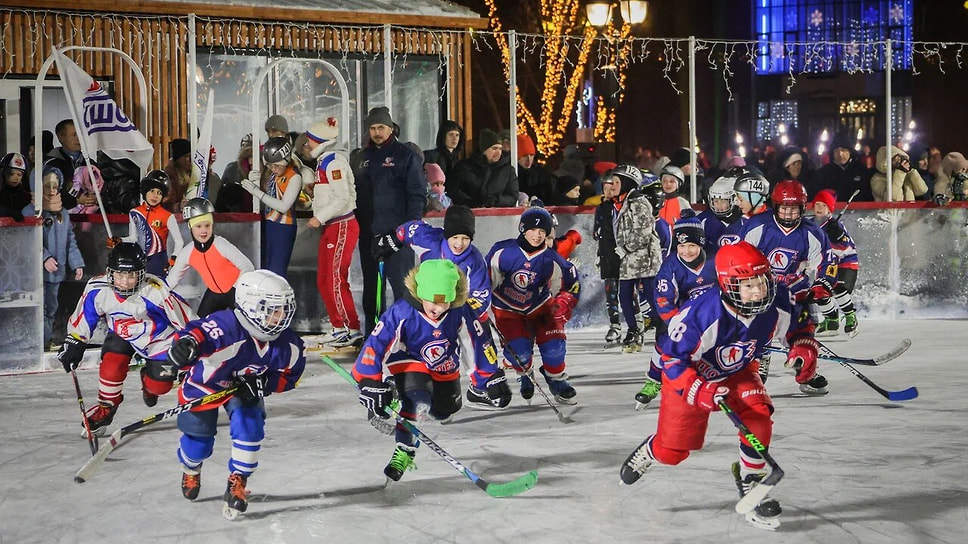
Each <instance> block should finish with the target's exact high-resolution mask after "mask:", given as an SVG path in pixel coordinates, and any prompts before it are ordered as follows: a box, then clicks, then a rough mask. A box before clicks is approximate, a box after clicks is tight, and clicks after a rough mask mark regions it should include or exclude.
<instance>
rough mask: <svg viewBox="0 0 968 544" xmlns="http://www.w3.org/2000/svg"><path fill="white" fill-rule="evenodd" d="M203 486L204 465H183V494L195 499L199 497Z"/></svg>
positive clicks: (187, 497) (191, 499)
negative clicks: (192, 466) (193, 466)
mask: <svg viewBox="0 0 968 544" xmlns="http://www.w3.org/2000/svg"><path fill="white" fill-rule="evenodd" d="M201 488H202V465H198V466H197V467H195V468H188V467H186V466H185V465H182V481H181V489H182V496H183V497H185V498H186V499H188V500H190V501H193V500H195V499H197V498H198V492H199V491H200V490H201Z"/></svg>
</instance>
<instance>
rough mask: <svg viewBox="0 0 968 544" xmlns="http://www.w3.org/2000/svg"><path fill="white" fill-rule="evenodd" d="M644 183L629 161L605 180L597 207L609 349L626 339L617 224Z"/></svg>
mask: <svg viewBox="0 0 968 544" xmlns="http://www.w3.org/2000/svg"><path fill="white" fill-rule="evenodd" d="M640 183H642V171H641V170H639V169H638V168H636V167H635V166H631V165H625V164H623V165H620V166H616V167H615V168H614V169H613V170H612V171H611V172H609V173H608V174H607V175H605V176H604V177H603V179H602V203H601V204H599V205H598V207H597V208H596V209H595V221H594V225H593V227H592V229H593V230H592V237H593V238H594V239H595V240H597V241H598V271H599V273H600V274H601V278H602V282H603V283H604V284H605V311H606V313H607V314H608V322H609V327H608V332H607V333H605V348H609V347H612V346H615V345H618V343H619V341H620V340H621V338H622V325H621V323H620V321H619V319H620V318H621V314H620V313H619V303H618V269H619V257H618V254H617V253H615V225H616V221H617V219H618V214H619V212H620V211H621V210H622V206H623V205H624V204H625V199H626V197H627V196H628V194H629V191H631V190H632V189H635V188H636V187H638V186H639V184H640Z"/></svg>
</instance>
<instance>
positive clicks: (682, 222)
mask: <svg viewBox="0 0 968 544" xmlns="http://www.w3.org/2000/svg"><path fill="white" fill-rule="evenodd" d="M672 238H673V239H674V240H675V242H676V245H678V244H696V245H697V246H700V247H702V246H705V245H706V231H705V230H703V228H702V222H701V221H700V220H699V218H698V217H695V216H692V217H683V218H682V219H679V220H678V221H676V224H675V225H674V226H673V227H672Z"/></svg>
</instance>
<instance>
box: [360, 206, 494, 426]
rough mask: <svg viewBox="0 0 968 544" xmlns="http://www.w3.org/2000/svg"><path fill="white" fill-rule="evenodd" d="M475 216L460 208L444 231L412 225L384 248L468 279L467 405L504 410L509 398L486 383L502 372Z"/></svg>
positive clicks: (447, 220)
mask: <svg viewBox="0 0 968 544" xmlns="http://www.w3.org/2000/svg"><path fill="white" fill-rule="evenodd" d="M474 231H475V219H474V213H473V212H472V211H471V209H470V208H468V207H467V206H461V205H458V204H455V205H453V206H451V207H449V208H447V211H446V212H445V215H444V228H442V229H441V228H437V227H434V226H432V225H430V224H428V223H425V222H423V221H408V222H406V223H404V224H402V225H400V226H399V227H397V230H396V232H394V233H391V234H387V235H385V236H384V238H387V237H391V238H392V239H391V240H385V241H384V242H383V243H381V244H379V245H378V247H380V248H382V249H381V251H382V253H381V254H380V255H379V256H378V258H380V259H385V258H387V257H389V256H390V255H392V254H393V253H395V252H396V248H399V247H400V244H401V242H402V243H404V244H407V245H409V246H410V247H412V248H413V251H414V253H416V254H417V258H418V259H419V261H420V262H424V261H427V260H430V259H447V260H449V261H452V262H453V263H454V264H456V265H457V267H458V268H459V269H460V270H461V272H463V273H464V275H465V276H466V277H467V283H468V285H467V288H468V293H467V294H468V298H467V304H465V305H464V306H462V307H461V310H460V311H461V312H463V314H464V323H466V324H467V332H468V334H469V336H470V341H471V347H472V349H473V350H474V366H475V369H474V371H473V372H471V374H470V384H469V385H468V386H467V400H468V402H470V403H471V406H475V407H478V408H485V409H494V408H504V407H505V406H507V404H508V403H507V402H504V404H501V402H503V401H504V400H507V401H508V402H509V401H510V397H508V398H507V399H492V398H491V397H489V396H488V394H487V385H486V384H487V383H488V380H489V379H490V378H491V376H493V375H494V373H495V372H497V370H498V368H497V350H496V349H495V348H494V339H493V337H492V336H491V325H490V323H489V321H488V320H489V314H488V310H490V308H491V282H490V280H489V279H488V276H487V266H486V265H485V264H484V257H483V256H482V255H481V252H480V250H478V249H477V247H475V246H474V245H473V244H472V243H471V242H472V241H473V239H474Z"/></svg>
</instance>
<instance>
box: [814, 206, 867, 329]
mask: <svg viewBox="0 0 968 544" xmlns="http://www.w3.org/2000/svg"><path fill="white" fill-rule="evenodd" d="M836 203H837V193H835V192H834V191H833V190H832V189H823V190H822V191H820V192H818V193H817V196H816V197H815V198H814V201H813V213H814V217H815V218H816V220H815V221H816V223H817V224H818V225H820V228H821V229H823V231H824V232H826V233H827V236H828V237H829V238H830V247H831V249H833V252H834V262H835V263H836V264H837V277H836V279H837V282H836V283H835V284H834V289H833V295H834V296H833V298H834V299H836V301H837V304H836V305H834V302H833V301H832V300H831V297H827V298H825V299H820V300H817V301H816V302H817V305H818V306H819V307H820V312H821V313H822V314H823V321H821V322H820V324H819V325H818V326H817V335H818V336H822V335H823V333H824V332H832V333H834V334H836V332H837V330H838V329H839V328H840V318H839V316H838V315H837V309H838V307H839V309H840V311H842V312H843V314H844V332H846V333H847V334H848V335H849V336H851V337H854V336H857V311H856V310H855V309H854V301H853V300H852V299H851V296H850V295H851V293H853V292H854V284H856V283H857V269H858V268H859V267H860V263H859V261H858V259H857V246H856V245H855V244H854V239H853V238H851V237H850V234H848V233H847V229H846V228H844V224H843V223H841V222H840V219H838V218H836V217H834V216H833V211H834V206H835V205H836Z"/></svg>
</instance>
